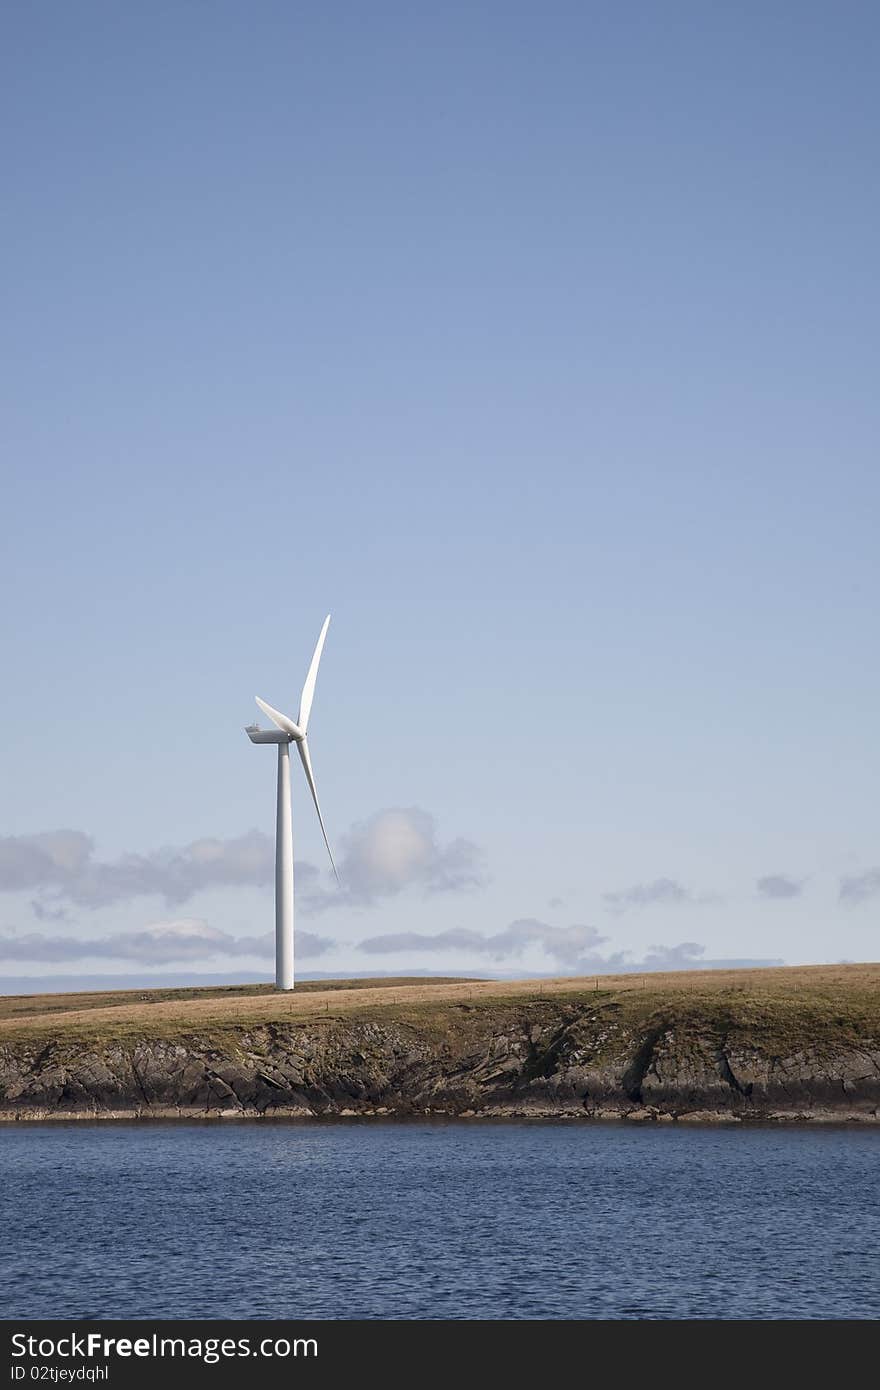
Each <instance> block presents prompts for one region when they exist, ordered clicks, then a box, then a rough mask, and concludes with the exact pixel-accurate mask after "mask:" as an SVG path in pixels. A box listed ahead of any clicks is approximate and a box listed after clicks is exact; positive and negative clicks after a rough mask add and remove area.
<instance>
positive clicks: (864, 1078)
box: [0, 998, 880, 1124]
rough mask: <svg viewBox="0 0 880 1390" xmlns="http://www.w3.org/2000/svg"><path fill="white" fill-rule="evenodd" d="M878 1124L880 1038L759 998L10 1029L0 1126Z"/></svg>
mask: <svg viewBox="0 0 880 1390" xmlns="http://www.w3.org/2000/svg"><path fill="white" fill-rule="evenodd" d="M419 1116H421V1117H424V1116H436V1117H441V1116H444V1117H450V1118H457V1119H462V1120H468V1119H485V1118H515V1117H519V1118H534V1119H573V1120H574V1119H576V1120H588V1121H589V1120H592V1121H609V1120H623V1121H627V1122H630V1123H651V1122H658V1123H664V1122H665V1123H734V1124H742V1123H760V1124H765V1123H786V1124H787V1123H812V1124H816V1123H826V1124H827V1123H835V1124H839V1123H859V1124H876V1123H878V1121H880V1028H877V1027H875V1026H874V1020H871V1019H869V1020H868V1021H867V1023H866V1021H865V1019H864V1018H863V1019H861V1021H859V1022H857V1023H854V1021H853V1019H852V1017H850V1016H849V1015H848V1014H846V1013H845V1012H843V1011H841V1012H840V1014H839V1016H833V1015H832V1016H830V1017H829V1016H828V1015H827V1013H825V1014H823V1016H822V1017H821V1019H820V1018H818V1017H816V1016H814V1015H813V1014H812V1013H811V1009H810V1007H809V1006H808V1005H806V1004H805V1005H802V1006H801V1007H799V1008H794V1009H789V1010H788V1012H787V1013H786V1015H785V1017H784V1019H782V1020H780V1017H779V1012H778V1009H777V1008H776V1007H771V1006H770V1005H767V1006H766V1007H765V1008H763V1010H762V1008H761V1007H759V1006H756V1005H755V1003H754V1001H741V1002H740V1003H737V1001H735V1000H734V1001H730V1000H721V1001H720V1002H719V1003H718V1004H717V1005H714V1006H712V1007H709V1006H708V1005H707V1004H706V1002H705V1000H703V1001H698V1000H695V1001H693V1003H692V1004H691V1005H690V1006H687V1005H682V1004H681V1002H680V1001H678V1002H677V1003H675V1004H674V1005H673V1004H668V1005H664V1004H663V1003H662V1002H661V1003H660V1004H659V1005H658V1004H657V1003H656V1001H654V1003H653V1004H652V1005H651V1007H647V1003H646V1005H645V1007H642V1008H641V1009H640V1010H638V1011H634V1010H633V1009H632V1008H631V1007H626V1006H625V1001H624V1004H621V1003H620V1002H618V1001H617V1000H615V999H596V1000H589V999H586V998H582V999H562V998H560V999H535V998H532V999H523V1000H521V1001H505V1002H504V1003H500V1002H499V1003H493V1004H488V1005H482V1006H468V1005H464V1004H456V1005H450V1006H448V1007H447V1008H445V1009H433V1010H431V1009H425V1010H424V1011H423V1014H422V1015H421V1016H418V1015H414V1014H413V1013H412V1011H410V1013H409V1014H407V1012H406V1011H405V1010H397V1011H395V1010H393V1009H386V1010H380V1011H377V1012H376V1014H375V1016H372V1017H371V1016H369V1015H367V1016H365V1015H363V1014H360V1015H358V1014H356V1013H355V1014H349V1015H348V1016H346V1015H341V1016H339V1017H335V1018H324V1019H322V1018H311V1019H308V1020H304V1021H301V1022H293V1021H291V1022H272V1023H265V1024H262V1023H251V1024H247V1025H245V1024H241V1025H239V1026H227V1027H224V1028H218V1029H214V1030H211V1031H205V1032H199V1031H187V1030H185V1028H182V1029H181V1030H180V1031H179V1032H178V1035H177V1036H171V1037H168V1036H151V1032H150V1029H149V1027H147V1026H145V1027H144V1028H143V1030H142V1032H141V1033H140V1034H139V1035H136V1036H122V1037H116V1038H114V1037H112V1036H111V1037H102V1036H91V1037H90V1036H88V1035H86V1036H82V1037H71V1036H66V1035H65V1033H64V1031H63V1030H61V1031H59V1033H58V1035H57V1036H55V1037H52V1036H45V1035H43V1036H31V1035H27V1034H25V1035H23V1036H21V1037H16V1036H14V1035H12V1036H10V1035H6V1036H5V1037H3V1038H0V1120H3V1121H27V1120H40V1121H45V1120H145V1119H150V1120H182V1119H188V1120H194V1119H199V1120H203V1119H217V1120H224V1119H226V1120H229V1119H233V1120H261V1119H262V1120H271V1119H296V1120H304V1121H314V1120H322V1119H336V1118H344V1119H349V1118H353V1117H364V1118H368V1117H378V1118H381V1119H390V1118H413V1117H419Z"/></svg>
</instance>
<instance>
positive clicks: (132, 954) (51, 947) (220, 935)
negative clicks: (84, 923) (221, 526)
mask: <svg viewBox="0 0 880 1390" xmlns="http://www.w3.org/2000/svg"><path fill="white" fill-rule="evenodd" d="M334 944H335V943H334V942H333V941H331V940H330V939H329V938H328V937H323V936H316V935H314V934H313V933H312V932H306V931H298V932H297V934H296V951H297V955H298V956H301V957H314V956H320V955H323V954H324V953H325V952H326V951H329V950H330V949H331V947H332V946H333V945H334ZM274 954H275V933H274V932H264V933H262V935H260V936H232V935H231V934H230V933H229V932H224V931H221V930H220V929H219V927H212V926H209V924H208V923H207V922H205V921H203V920H202V918H200V917H183V918H180V919H179V920H177V921H172V922H154V923H151V924H150V925H149V926H146V927H143V928H141V929H140V930H139V931H130V932H117V933H116V934H115V935H112V936H102V937H76V936H63V935H56V936H49V935H47V934H44V933H43V932H28V933H21V934H19V933H17V932H7V933H5V934H3V935H0V962H4V961H29V962H33V963H38V962H39V963H49V964H56V963H57V964H61V963H63V962H67V961H74V960H126V961H136V962H137V963H138V964H139V965H172V964H177V963H180V964H185V963H188V962H189V963H191V962H192V961H200V960H213V959H217V958H218V957H219V958H224V957H226V958H234V957H241V956H250V957H253V956H257V957H263V958H265V959H270V958H271V957H272V956H274Z"/></svg>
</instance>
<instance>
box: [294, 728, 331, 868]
mask: <svg viewBox="0 0 880 1390" xmlns="http://www.w3.org/2000/svg"><path fill="white" fill-rule="evenodd" d="M296 746H297V748H298V749H299V756H300V757H301V758H302V765H303V770H304V772H305V774H306V781H307V782H308V784H309V790H310V791H311V793H312V800H313V801H314V803H315V810H316V811H317V813H318V820H319V821H320V823H321V834H322V835H323V836H324V844H325V845H326V846H327V853H328V854H329V855H330V863H331V864H332V865H333V872H334V874H335V875H336V882H337V883H339V881H340V880H339V870H338V869H337V868H336V864H335V862H334V859H333V851H332V849H331V848H330V841H329V840H328V839H327V831H326V830H325V829H324V817H323V816H322V815H321V807H320V806H319V804H318V789H317V787H316V786H315V774H314V773H313V772H312V760H311V758H310V757H309V745H308V744H307V743H306V741H305V739H303V741H302V743H298V744H297V745H296ZM340 886H341V885H340Z"/></svg>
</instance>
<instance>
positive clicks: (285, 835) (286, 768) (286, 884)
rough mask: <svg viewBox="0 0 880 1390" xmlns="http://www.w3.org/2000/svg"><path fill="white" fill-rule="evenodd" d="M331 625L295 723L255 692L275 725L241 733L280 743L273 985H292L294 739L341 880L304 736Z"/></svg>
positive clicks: (254, 740) (321, 641) (320, 645)
mask: <svg viewBox="0 0 880 1390" xmlns="http://www.w3.org/2000/svg"><path fill="white" fill-rule="evenodd" d="M329 626H330V614H329V613H328V614H327V617H326V618H325V619H324V626H323V627H322V628H321V633H320V636H319V637H318V643H317V646H316V647H315V654H314V656H313V657H312V664H311V666H310V667H309V674H308V675H307V676H306V683H305V685H304V686H303V690H302V696H301V698H300V702H299V718H298V719H297V721H296V723H294V722H293V720H292V719H289V718H288V716H287V715H286V714H282V713H281V711H280V710H277V709H273V708H272V706H271V705H267V704H266V702H265V700H261V699H260V697H259V695H258V696H257V697H256V700H257V704H258V705H259V706H260V709H261V710H262V711H263V713H264V714H266V715H268V717H269V718H270V719H271V720H272V723H273V724H274V725H275V728H274V729H261V728H260V726H259V724H250V725H248V727H247V728H246V729H245V733H246V734H247V736H248V738H249V739H250V741H251V743H277V745H278V809H277V812H276V819H275V988H276V989H293V827H292V824H291V818H290V745H291V744H292V743H295V744H296V747H297V751H298V752H299V756H300V759H301V761H302V765H303V771H304V772H305V774H306V781H307V782H308V784H309V790H310V791H311V793H312V800H313V801H314V803H315V810H316V811H317V813H318V820H319V822H320V825H321V833H322V835H323V836H324V844H325V845H326V846H327V853H328V854H329V855H330V863H331V864H332V865H333V872H334V874H336V881H337V883H338V882H339V874H338V873H337V872H336V865H335V864H334V863H333V851H332V850H331V848H330V841H329V840H328V839H327V831H326V830H325V829H324V817H323V816H322V815H321V807H320V806H319V804H318V791H317V788H316V787H315V774H314V773H313V771H312V760H311V758H310V757H309V745H308V741H307V739H306V732H307V730H308V727H309V715H310V714H311V712H312V701H313V699H314V698H315V682H316V681H317V679H318V666H319V664H320V661H321V652H322V651H323V650H324V639H325V637H326V636H327V629H328V627H329Z"/></svg>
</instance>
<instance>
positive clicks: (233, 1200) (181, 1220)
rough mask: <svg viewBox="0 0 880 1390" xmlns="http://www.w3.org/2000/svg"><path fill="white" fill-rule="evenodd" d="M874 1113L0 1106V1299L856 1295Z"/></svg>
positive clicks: (244, 1313) (14, 1311) (33, 1303)
mask: <svg viewBox="0 0 880 1390" xmlns="http://www.w3.org/2000/svg"><path fill="white" fill-rule="evenodd" d="M878 1160H880V1132H870V1131H862V1130H843V1129H827V1130H815V1131H814V1130H790V1129H789V1130H775V1129H738V1128H721V1129H715V1128H707V1129H689V1128H688V1129H686V1128H684V1127H681V1128H672V1127H669V1128H666V1127H651V1128H642V1127H627V1126H624V1125H608V1126H599V1125H578V1124H572V1125H565V1124H554V1123H531V1124H529V1123H516V1122H508V1123H482V1122H476V1123H474V1122H472V1123H459V1124H454V1123H398V1124H386V1123H377V1122H375V1121H374V1122H366V1123H364V1122H361V1123H358V1122H354V1123H348V1124H344V1123H338V1124H317V1125H302V1124H299V1125H297V1124H289V1123H288V1124H282V1123H277V1124H265V1123H259V1124H253V1123H250V1124H247V1123H244V1124H235V1123H231V1124H216V1123H214V1124H203V1125H198V1124H180V1125H174V1124H170V1125H158V1124H157V1125H148V1124H147V1125H137V1124H131V1125H129V1124H119V1123H110V1124H72V1125H71V1124H67V1125H59V1124H52V1125H39V1124H19V1125H14V1126H13V1125H7V1126H0V1201H2V1214H0V1215H2V1230H3V1245H4V1246H5V1247H6V1252H7V1253H5V1254H4V1257H3V1260H2V1263H0V1315H2V1316H3V1317H6V1318H10V1317H28V1318H40V1317H43V1318H53V1317H68V1318H85V1317H94V1318H99V1317H103V1318H124V1317H143V1318H148V1317H155V1318H163V1317H193V1318H195V1317H202V1318H212V1317H213V1318H219V1317H238V1318H273V1317H275V1318H277V1317H284V1318H287V1317H290V1318H295V1317H299V1318H599V1317H605V1318H719V1317H721V1318H871V1317H877V1316H878V1315H880V1260H878V1257H877V1252H878V1250H880V1199H878V1180H877V1172H878Z"/></svg>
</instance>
